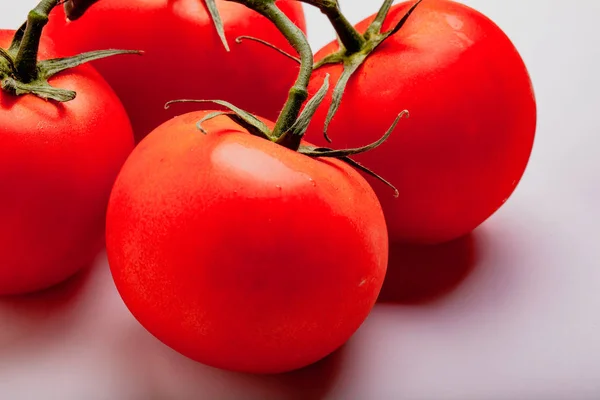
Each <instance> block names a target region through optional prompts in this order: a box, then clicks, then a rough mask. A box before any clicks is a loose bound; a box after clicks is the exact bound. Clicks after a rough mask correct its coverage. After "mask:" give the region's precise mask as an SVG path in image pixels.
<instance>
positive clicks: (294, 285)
mask: <svg viewBox="0 0 600 400" xmlns="http://www.w3.org/2000/svg"><path fill="white" fill-rule="evenodd" d="M207 114H208V112H206V111H199V112H194V113H189V114H184V115H182V116H178V117H175V118H174V119H172V120H170V121H168V122H166V123H164V124H163V125H161V126H159V127H158V128H157V129H156V130H154V131H153V132H152V133H150V135H148V136H147V137H146V138H145V139H144V140H143V141H142V142H141V143H140V144H139V145H138V147H137V148H136V149H135V150H134V151H133V153H132V154H131V156H130V158H129V159H128V160H127V162H126V164H125V166H124V167H123V169H122V171H121V173H120V175H119V177H118V179H117V181H116V184H115V186H114V189H113V192H112V195H111V199H110V203H109V208H108V216H107V252H108V259H109V263H110V268H111V271H112V274H113V277H114V280H115V282H116V286H117V289H118V290H119V292H120V294H121V296H122V298H123V299H124V301H125V303H126V305H127V306H128V307H129V309H130V310H131V312H132V313H133V315H134V316H135V317H136V318H137V319H138V320H139V321H140V323H141V324H142V325H143V326H144V327H146V328H147V329H148V331H149V332H151V333H152V334H154V335H155V336H156V337H157V338H159V339H160V340H161V341H163V342H164V343H166V344H167V345H169V346H170V347H172V348H173V349H175V350H177V351H179V352H180V353H182V354H184V355H186V356H188V357H190V358H192V359H195V360H198V361H201V362H203V363H205V364H209V365H212V366H216V367H220V368H224V369H229V370H237V371H245V372H254V373H276V372H283V371H289V370H292V369H296V368H300V367H304V366H306V365H308V364H311V363H313V362H316V361H318V360H319V359H321V358H323V357H325V356H327V355H328V354H330V353H331V352H333V351H334V350H336V349H337V348H338V347H340V346H341V345H342V344H343V343H345V342H346V341H347V340H348V339H349V338H350V336H351V335H352V334H353V333H354V332H355V331H356V330H357V329H358V327H359V326H360V325H361V324H362V323H363V321H364V320H365V318H366V317H367V315H368V314H369V312H370V310H371V309H372V307H373V306H374V303H375V301H376V298H377V296H378V294H379V291H380V289H381V286H382V283H383V279H384V275H385V272H386V266H387V254H388V247H387V246H388V237H387V230H386V226H385V219H384V216H383V212H382V210H381V206H380V205H379V202H378V201H377V197H376V195H375V193H374V192H373V190H372V189H371V187H370V186H369V184H368V183H367V182H366V181H365V180H364V179H363V178H362V177H361V175H360V174H359V173H358V172H356V171H355V170H354V169H353V168H352V167H350V166H349V165H348V164H346V163H344V162H342V161H340V160H337V159H322V158H311V157H308V156H306V155H303V154H300V153H298V152H296V151H293V150H290V149H288V148H285V147H283V146H281V145H279V144H276V143H273V142H271V141H269V140H265V139H263V138H260V137H256V136H253V135H251V134H249V133H248V131H246V130H245V129H243V128H242V127H240V125H238V124H237V123H235V122H234V121H232V120H231V119H230V118H228V117H226V116H218V117H216V118H214V119H211V120H209V121H207V122H204V129H205V130H206V132H207V133H206V134H202V133H200V132H199V131H198V128H197V127H196V123H197V122H198V121H199V120H201V119H202V118H203V117H205V116H206V115H207Z"/></svg>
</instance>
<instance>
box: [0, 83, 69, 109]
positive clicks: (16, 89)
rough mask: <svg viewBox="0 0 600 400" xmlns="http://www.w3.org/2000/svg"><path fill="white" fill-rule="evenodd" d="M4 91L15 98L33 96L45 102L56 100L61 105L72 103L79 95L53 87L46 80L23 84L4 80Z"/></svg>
mask: <svg viewBox="0 0 600 400" xmlns="http://www.w3.org/2000/svg"><path fill="white" fill-rule="evenodd" d="M2 90H4V91H6V92H7V93H10V94H12V95H14V96H22V95H25V94H33V95H35V96H37V97H40V98H42V99H44V100H55V101H59V102H61V103H62V102H67V101H71V100H73V99H75V97H76V96H77V94H76V93H75V92H74V91H72V90H66V89H58V88H55V87H52V86H50V84H49V83H48V82H47V81H44V80H37V81H33V82H29V83H23V82H19V81H18V80H16V79H14V78H11V77H7V78H4V79H3V80H2Z"/></svg>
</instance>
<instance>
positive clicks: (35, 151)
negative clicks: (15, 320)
mask: <svg viewBox="0 0 600 400" xmlns="http://www.w3.org/2000/svg"><path fill="white" fill-rule="evenodd" d="M13 34H14V32H12V31H5V30H2V31H0V47H2V48H8V46H9V45H10V43H11V40H12V36H13ZM61 55H62V54H60V53H57V52H56V51H55V50H54V49H53V48H52V46H51V44H50V43H49V42H47V41H43V42H42V45H41V48H40V59H49V58H56V57H58V56H61ZM50 83H51V84H52V85H53V86H55V87H58V88H64V89H69V90H74V91H76V92H77V97H76V98H75V100H72V101H69V102H67V103H57V102H54V101H52V102H50V101H45V100H42V99H40V98H38V97H35V96H34V95H29V94H28V95H23V96H19V97H16V96H13V95H10V94H6V93H4V92H3V91H2V90H0V188H1V189H0V190H1V192H0V193H1V195H0V220H1V221H2V223H1V224H0V254H2V256H1V258H0V295H6V294H18V293H25V292H32V291H36V290H40V289H44V288H47V287H49V286H52V285H54V284H56V283H58V282H61V281H63V280H64V279H66V278H68V277H69V276H71V275H73V274H74V273H75V272H76V271H78V270H79V269H80V268H82V267H85V266H86V265H88V264H89V263H91V262H92V261H93V259H94V257H95V256H96V255H97V253H98V252H99V250H100V249H101V247H102V245H103V238H104V218H105V212H106V206H107V203H108V198H109V195H110V190H111V187H112V184H113V182H114V179H115V178H116V176H117V173H118V171H119V169H120V167H121V165H122V164H123V162H124V161H125V159H126V158H127V155H128V154H129V153H130V152H131V150H132V149H133V132H132V130H131V125H130V123H129V120H128V118H127V114H126V113H125V110H124V108H123V106H122V105H121V103H120V102H119V99H118V98H117V96H116V95H115V93H114V92H113V91H112V90H111V89H110V87H109V86H108V84H107V83H106V82H105V81H104V80H103V79H102V78H101V77H100V75H99V74H98V73H97V72H96V71H95V70H94V69H93V68H91V67H89V66H80V67H77V68H75V69H71V70H68V71H65V72H62V73H60V74H58V75H56V76H55V77H53V78H51V79H50Z"/></svg>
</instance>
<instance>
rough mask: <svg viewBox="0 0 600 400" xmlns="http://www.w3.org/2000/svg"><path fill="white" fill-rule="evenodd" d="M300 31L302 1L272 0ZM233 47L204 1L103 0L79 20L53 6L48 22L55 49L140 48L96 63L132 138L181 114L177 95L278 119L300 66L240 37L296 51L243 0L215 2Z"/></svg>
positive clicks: (181, 109) (48, 33)
mask: <svg viewBox="0 0 600 400" xmlns="http://www.w3.org/2000/svg"><path fill="white" fill-rule="evenodd" d="M277 5H278V7H280V8H281V10H282V11H283V12H285V13H286V14H287V15H288V16H289V17H290V18H291V19H292V21H293V22H295V23H296V25H297V26H298V27H300V28H301V29H303V30H305V29H306V23H305V19H304V13H303V10H302V5H301V4H300V3H299V2H296V1H290V0H280V1H277ZM217 6H218V9H219V11H220V14H221V17H222V20H223V24H224V29H225V35H226V37H227V40H228V43H229V46H230V48H231V51H230V52H227V51H226V50H225V48H224V46H223V44H222V43H221V40H220V39H219V36H218V34H217V32H216V30H215V27H214V25H213V22H212V20H211V19H210V16H209V13H208V11H207V8H206V5H205V3H204V1H203V0H128V1H123V0H102V1H99V2H98V3H97V4H94V5H93V6H91V7H90V8H89V9H88V10H87V11H86V12H85V14H84V15H83V16H82V17H81V18H80V19H78V20H76V21H69V20H68V19H67V18H66V17H65V13H64V10H63V8H62V7H57V8H56V9H55V10H54V11H53V13H52V18H51V21H50V23H49V25H48V27H47V28H46V35H47V36H49V37H51V38H52V39H53V40H54V41H55V42H56V43H57V46H58V49H59V50H60V51H62V52H67V53H81V52H83V51H89V50H93V49H105V48H119V49H132V50H142V51H144V56H143V57H136V58H135V59H130V60H128V63H127V65H126V66H124V65H123V63H121V62H119V61H120V60H117V59H105V60H99V61H95V62H94V66H95V67H96V68H97V69H98V71H99V72H100V73H101V74H102V75H103V76H104V78H105V79H106V80H107V81H108V83H109V84H110V85H111V86H112V87H113V89H114V90H115V91H116V92H117V94H118V95H119V97H120V99H121V101H122V102H123V104H124V105H125V108H126V110H127V112H128V114H129V116H130V118H131V121H132V125H133V129H134V133H135V136H136V139H137V141H139V140H141V139H142V138H143V137H144V136H146V135H147V134H148V133H150V131H152V130H153V129H154V128H156V127H157V126H158V125H160V124H161V123H163V122H164V121H167V120H168V119H169V118H172V117H174V116H176V115H178V114H179V113H182V112H185V111H192V110H197V109H198V108H199V107H198V105H195V106H180V107H178V108H177V110H165V109H164V105H165V103H166V102H168V101H170V100H175V99H182V98H193V99H200V98H201V99H222V100H227V101H229V102H232V103H234V104H236V105H237V106H238V107H241V108H243V109H245V110H247V111H249V112H252V113H255V114H257V115H263V116H265V117H267V118H270V119H275V118H276V117H277V115H278V113H279V112H280V111H281V107H282V105H283V104H284V102H285V100H286V96H287V93H288V90H289V88H290V87H291V86H292V84H293V82H294V78H295V77H296V75H297V73H298V66H297V65H295V64H293V63H289V62H288V61H287V60H286V59H283V58H282V57H281V56H280V55H279V54H277V53H275V52H273V51H272V50H270V49H268V48H265V47H263V46H261V45H260V44H256V43H250V42H248V43H245V42H244V43H241V44H237V43H236V42H235V39H236V38H237V37H239V36H242V35H249V36H254V37H257V38H260V39H264V40H268V41H269V42H272V43H273V44H275V45H277V46H279V47H281V48H283V49H286V50H287V51H289V52H293V49H292V48H291V47H290V45H289V44H288V43H287V41H286V40H285V38H284V37H283V36H282V35H281V33H280V32H279V31H278V30H277V28H276V27H275V26H274V25H273V24H272V23H271V22H270V21H269V20H267V19H266V18H265V17H263V16H261V15H259V14H258V13H256V12H254V11H252V10H250V9H248V8H246V7H245V6H243V5H241V4H236V3H232V2H228V1H217Z"/></svg>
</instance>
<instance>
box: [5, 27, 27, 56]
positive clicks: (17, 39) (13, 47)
mask: <svg viewBox="0 0 600 400" xmlns="http://www.w3.org/2000/svg"><path fill="white" fill-rule="evenodd" d="M25 28H27V22H23V24H22V25H21V26H20V27H19V29H17V31H16V32H15V35H14V36H13V40H12V42H11V43H10V47H9V48H8V54H10V56H11V57H13V58H14V57H16V56H17V52H18V51H19V47H21V41H23V35H24V34H25Z"/></svg>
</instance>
